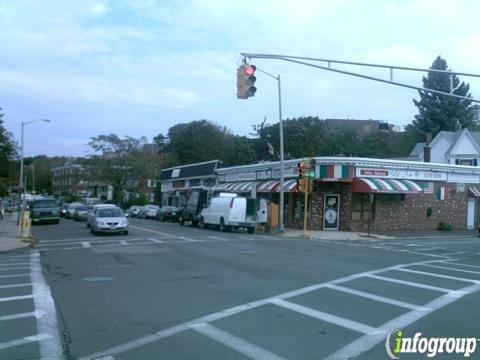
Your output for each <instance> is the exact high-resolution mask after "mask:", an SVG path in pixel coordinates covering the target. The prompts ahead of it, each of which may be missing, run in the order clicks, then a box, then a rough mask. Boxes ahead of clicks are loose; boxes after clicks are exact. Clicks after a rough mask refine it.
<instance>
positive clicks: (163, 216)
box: [155, 206, 180, 222]
mask: <svg viewBox="0 0 480 360" xmlns="http://www.w3.org/2000/svg"><path fill="white" fill-rule="evenodd" d="M179 215H180V212H179V211H178V208H176V207H175V206H162V207H161V208H160V209H159V210H158V212H157V215H156V216H155V220H157V221H165V220H170V221H173V222H175V221H178V216H179Z"/></svg>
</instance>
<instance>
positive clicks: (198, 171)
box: [160, 160, 220, 180]
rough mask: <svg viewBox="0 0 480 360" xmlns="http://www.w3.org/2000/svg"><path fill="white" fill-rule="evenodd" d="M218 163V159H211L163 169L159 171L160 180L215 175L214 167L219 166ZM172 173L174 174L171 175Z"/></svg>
mask: <svg viewBox="0 0 480 360" xmlns="http://www.w3.org/2000/svg"><path fill="white" fill-rule="evenodd" d="M219 164H220V160H212V161H206V162H201V163H196V164H189V165H181V166H176V167H172V168H168V169H163V170H162V171H161V172H160V180H170V179H175V180H178V179H186V178H192V177H201V176H215V169H217V168H218V167H219ZM172 174H173V175H174V176H172Z"/></svg>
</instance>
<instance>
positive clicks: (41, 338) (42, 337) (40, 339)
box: [0, 334, 60, 359]
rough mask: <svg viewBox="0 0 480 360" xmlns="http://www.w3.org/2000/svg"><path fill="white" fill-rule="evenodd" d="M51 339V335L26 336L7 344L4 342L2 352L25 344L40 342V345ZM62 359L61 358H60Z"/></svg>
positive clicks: (1, 346)
mask: <svg viewBox="0 0 480 360" xmlns="http://www.w3.org/2000/svg"><path fill="white" fill-rule="evenodd" d="M50 338H51V335H48V334H38V335H34V336H26V337H24V338H21V339H17V340H11V341H7V342H4V343H0V350H4V349H8V348H11V347H15V346H20V345H25V344H28V343H32V342H37V341H38V342H40V344H41V343H42V342H43V341H45V340H48V339H50ZM58 359H60V357H59V358H58Z"/></svg>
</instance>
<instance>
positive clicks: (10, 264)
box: [0, 262, 29, 266]
mask: <svg viewBox="0 0 480 360" xmlns="http://www.w3.org/2000/svg"><path fill="white" fill-rule="evenodd" d="M12 265H29V263H28V262H23V263H8V264H7V263H3V264H0V266H12Z"/></svg>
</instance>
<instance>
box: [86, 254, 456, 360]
mask: <svg viewBox="0 0 480 360" xmlns="http://www.w3.org/2000/svg"><path fill="white" fill-rule="evenodd" d="M439 261H440V260H427V261H419V262H415V263H409V264H403V265H394V266H390V267H386V268H382V269H376V270H370V271H365V272H362V273H356V274H352V275H348V276H345V277H342V278H339V279H335V280H332V281H328V282H325V283H319V284H314V285H310V286H306V287H303V288H300V289H296V290H292V291H288V292H286V293H283V294H279V295H276V296H272V297H269V298H264V299H260V300H255V301H252V302H249V303H246V304H243V305H238V306H234V307H231V308H228V309H225V310H222V311H219V312H216V313H212V314H209V315H205V316H202V317H200V318H197V319H194V320H191V321H187V322H185V323H182V324H179V325H175V326H173V327H170V328H167V329H164V330H160V331H158V332H156V333H153V334H151V335H146V336H143V337H140V338H137V339H134V340H131V341H128V342H126V343H123V344H120V345H117V346H114V347H112V348H109V349H106V350H103V351H99V352H97V353H94V354H91V355H88V356H85V357H82V358H80V360H94V359H97V358H99V357H102V356H115V355H119V354H123V353H125V352H127V351H131V350H134V349H137V348H140V347H142V346H146V345H148V344H151V343H154V342H156V341H158V340H161V339H164V338H166V337H169V336H172V335H175V334H178V333H180V332H182V331H185V330H188V329H189V327H188V326H189V325H194V324H198V323H207V322H212V321H216V320H220V319H223V318H226V317H229V316H232V315H235V314H239V313H241V312H243V311H247V310H251V309H255V308H258V307H260V306H263V305H267V304H269V303H270V301H271V300H275V299H288V298H291V297H295V296H298V295H302V294H306V293H309V292H312V291H315V290H318V289H321V288H323V287H325V286H326V285H330V284H340V283H344V282H348V281H352V280H355V279H359V278H362V277H365V276H367V275H374V274H377V273H381V272H385V271H389V270H393V269H395V268H396V267H397V266H414V265H421V264H427V263H434V262H439ZM379 278H381V277H379ZM382 279H387V281H388V280H389V279H388V278H382ZM416 285H421V284H416ZM426 286H427V285H426ZM422 287H423V286H422ZM429 288H433V287H429ZM436 289H440V288H436ZM442 290H445V292H449V291H451V290H450V289H442Z"/></svg>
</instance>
